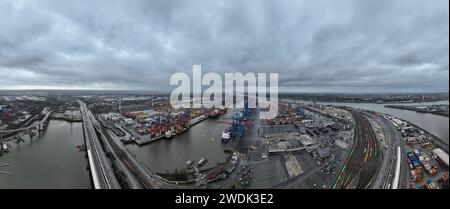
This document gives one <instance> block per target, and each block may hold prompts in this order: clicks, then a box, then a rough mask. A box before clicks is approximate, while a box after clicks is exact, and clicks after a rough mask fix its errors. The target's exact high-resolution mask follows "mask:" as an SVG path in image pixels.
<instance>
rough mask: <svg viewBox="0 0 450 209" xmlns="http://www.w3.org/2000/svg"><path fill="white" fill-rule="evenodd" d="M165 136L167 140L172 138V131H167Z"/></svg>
mask: <svg viewBox="0 0 450 209" xmlns="http://www.w3.org/2000/svg"><path fill="white" fill-rule="evenodd" d="M164 136H165V137H166V139H170V138H172V137H173V133H172V130H167V131H166V132H165V133H164Z"/></svg>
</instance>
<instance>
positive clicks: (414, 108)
mask: <svg viewBox="0 0 450 209" xmlns="http://www.w3.org/2000/svg"><path fill="white" fill-rule="evenodd" d="M384 107H387V108H394V109H401V110H410V111H414V112H419V113H429V114H434V115H440V116H445V117H448V114H449V112H437V111H431V110H427V109H419V108H417V107H416V106H405V105H385V106H384Z"/></svg>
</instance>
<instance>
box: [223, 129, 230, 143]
mask: <svg viewBox="0 0 450 209" xmlns="http://www.w3.org/2000/svg"><path fill="white" fill-rule="evenodd" d="M230 140H231V131H230V129H227V130H225V131H224V132H222V144H228V142H230Z"/></svg>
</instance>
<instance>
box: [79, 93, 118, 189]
mask: <svg viewBox="0 0 450 209" xmlns="http://www.w3.org/2000/svg"><path fill="white" fill-rule="evenodd" d="M77 101H78V103H79V105H80V111H81V118H82V119H83V134H84V140H85V145H86V152H87V155H88V161H89V168H90V171H91V177H92V182H93V185H94V188H95V189H120V188H121V187H120V185H119V182H118V181H117V179H116V176H115V175H114V171H113V169H112V167H111V162H110V160H109V159H108V158H107V156H106V153H105V151H104V150H103V148H102V146H101V144H100V141H99V138H98V136H97V132H96V131H95V128H94V124H96V123H93V122H92V121H95V118H94V116H93V115H92V113H91V112H90V111H89V110H88V109H87V107H86V104H85V103H84V102H82V101H80V100H77ZM93 119H94V120H93ZM96 125H98V124H96Z"/></svg>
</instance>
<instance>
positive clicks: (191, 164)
mask: <svg viewBox="0 0 450 209" xmlns="http://www.w3.org/2000/svg"><path fill="white" fill-rule="evenodd" d="M194 164H195V161H193V160H188V161H186V163H185V165H186V167H187V168H188V169H190V168H192V166H194Z"/></svg>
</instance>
